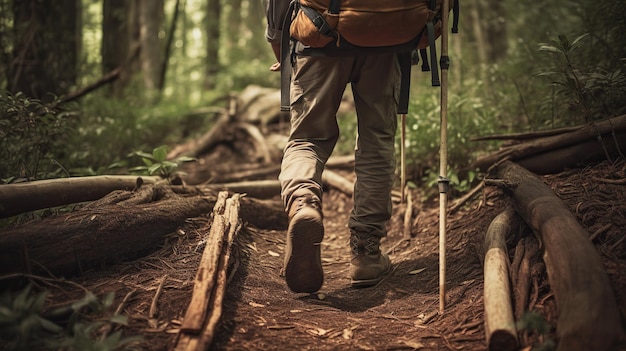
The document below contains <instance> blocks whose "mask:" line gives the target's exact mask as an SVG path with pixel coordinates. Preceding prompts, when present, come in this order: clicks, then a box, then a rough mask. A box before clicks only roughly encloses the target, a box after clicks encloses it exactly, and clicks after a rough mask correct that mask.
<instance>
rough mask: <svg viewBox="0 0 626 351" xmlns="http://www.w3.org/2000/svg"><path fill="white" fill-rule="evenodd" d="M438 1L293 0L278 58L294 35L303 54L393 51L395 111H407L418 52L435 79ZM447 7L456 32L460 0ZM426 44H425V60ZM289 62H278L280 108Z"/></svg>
mask: <svg viewBox="0 0 626 351" xmlns="http://www.w3.org/2000/svg"><path fill="white" fill-rule="evenodd" d="M442 2H443V1H442V0H292V1H291V4H290V6H289V10H288V11H287V14H286V16H285V21H284V23H283V27H282V28H283V37H282V39H281V62H289V61H288V59H289V55H290V51H291V50H293V46H292V45H290V43H293V41H297V42H299V43H301V44H302V45H301V46H303V47H302V48H301V51H302V53H303V54H305V55H313V56H315V55H354V54H358V53H374V52H396V53H397V54H398V60H399V63H400V69H401V75H402V79H401V88H400V102H399V106H398V113H399V114H401V113H406V110H407V109H408V100H409V96H408V95H409V80H410V79H409V78H410V69H411V65H414V64H417V63H418V61H419V58H420V56H421V58H422V71H429V70H431V68H430V66H432V70H431V71H432V85H433V86H438V85H440V82H439V74H438V67H437V53H436V47H435V40H436V39H437V38H438V37H439V36H440V35H441V31H442V16H441V6H442ZM450 10H451V11H452V12H453V14H454V17H453V21H452V32H453V33H457V32H458V12H459V0H450ZM287 28H288V29H289V30H286V29H287ZM427 48H429V49H430V61H431V63H430V66H429V64H428V54H427V51H426V49H427ZM418 50H419V55H418ZM446 60H447V58H446ZM442 64H444V62H442ZM445 64H446V65H447V62H445ZM288 67H289V65H285V64H283V65H281V91H282V98H281V110H282V111H289V80H290V77H289V74H290V70H289V69H288ZM446 68H447V67H446Z"/></svg>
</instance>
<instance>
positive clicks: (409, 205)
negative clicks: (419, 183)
mask: <svg viewBox="0 0 626 351" xmlns="http://www.w3.org/2000/svg"><path fill="white" fill-rule="evenodd" d="M405 188H406V190H405V193H406V194H407V197H406V210H405V212H404V228H403V229H404V230H403V233H404V237H405V238H410V237H411V217H412V216H413V196H411V192H410V191H409V189H408V188H409V187H408V186H405Z"/></svg>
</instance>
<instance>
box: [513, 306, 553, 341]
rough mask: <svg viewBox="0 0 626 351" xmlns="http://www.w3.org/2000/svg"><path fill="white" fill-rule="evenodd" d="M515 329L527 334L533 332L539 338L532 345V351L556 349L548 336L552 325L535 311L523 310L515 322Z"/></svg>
mask: <svg viewBox="0 0 626 351" xmlns="http://www.w3.org/2000/svg"><path fill="white" fill-rule="evenodd" d="M516 327H517V330H519V331H523V332H526V333H529V334H535V335H536V336H537V337H538V339H539V344H538V345H534V346H533V348H532V350H533V351H553V350H556V342H555V341H554V340H553V339H552V338H551V337H550V336H549V334H550V332H551V331H552V326H551V325H550V324H549V323H548V322H547V321H546V320H545V318H543V316H542V315H541V314H539V313H537V312H530V311H527V312H525V313H524V314H523V315H522V317H521V318H520V319H519V321H517V323H516Z"/></svg>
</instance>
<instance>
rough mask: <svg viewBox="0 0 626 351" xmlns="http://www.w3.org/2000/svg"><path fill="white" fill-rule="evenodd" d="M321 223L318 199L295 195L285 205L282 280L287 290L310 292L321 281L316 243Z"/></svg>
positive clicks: (316, 287)
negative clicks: (291, 201) (287, 206)
mask: <svg viewBox="0 0 626 351" xmlns="http://www.w3.org/2000/svg"><path fill="white" fill-rule="evenodd" d="M323 238H324V223H323V221H322V208H321V203H320V200H319V198H318V197H317V196H314V195H305V196H300V197H298V198H296V199H295V200H294V201H293V203H292V204H291V206H290V208H289V228H288V229H287V245H286V248H285V280H286V281H287V286H288V287H289V289H291V291H293V292H296V293H302V292H306V293H313V292H316V291H318V290H319V289H320V287H321V286H322V283H323V282H324V272H323V270H322V259H321V252H320V244H321V243H322V239H323Z"/></svg>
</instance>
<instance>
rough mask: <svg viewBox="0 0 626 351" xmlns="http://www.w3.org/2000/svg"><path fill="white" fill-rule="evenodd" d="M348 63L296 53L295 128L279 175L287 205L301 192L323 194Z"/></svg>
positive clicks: (293, 71) (293, 77)
mask: <svg viewBox="0 0 626 351" xmlns="http://www.w3.org/2000/svg"><path fill="white" fill-rule="evenodd" d="M346 64H347V63H346V60H340V59H338V58H332V57H308V56H300V55H298V56H297V57H296V61H295V63H294V66H293V69H292V75H293V76H292V83H291V131H290V135H289V140H288V142H287V145H286V147H285V150H284V155H283V160H282V164H281V172H280V176H279V180H280V183H281V188H282V191H281V195H282V199H283V201H284V204H285V208H287V209H288V208H289V207H290V205H291V203H292V202H293V200H294V199H295V198H296V197H297V196H301V195H305V194H313V195H315V196H317V197H318V198H320V199H321V197H322V171H323V170H324V165H325V164H326V161H327V160H328V157H329V156H330V154H331V153H332V151H333V149H334V147H335V144H336V142H337V139H338V137H339V127H338V126H337V117H336V113H337V109H338V108H339V104H340V103H341V98H342V95H343V93H344V90H345V87H346V85H347V82H348V79H349V77H348V72H349V69H346V68H345V67H344V66H345V65H346Z"/></svg>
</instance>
